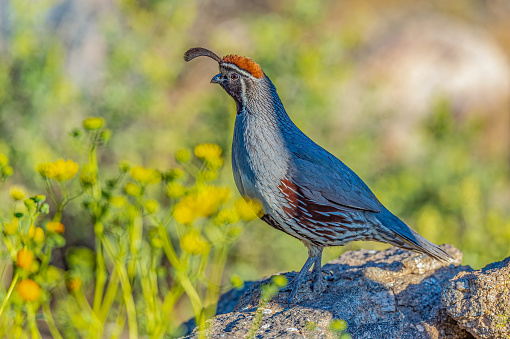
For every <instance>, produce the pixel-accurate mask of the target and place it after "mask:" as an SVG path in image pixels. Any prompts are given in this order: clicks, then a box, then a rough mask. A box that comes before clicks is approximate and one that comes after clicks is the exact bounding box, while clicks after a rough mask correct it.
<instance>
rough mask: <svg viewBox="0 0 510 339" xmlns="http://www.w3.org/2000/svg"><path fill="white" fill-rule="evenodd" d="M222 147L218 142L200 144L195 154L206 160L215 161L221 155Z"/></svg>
mask: <svg viewBox="0 0 510 339" xmlns="http://www.w3.org/2000/svg"><path fill="white" fill-rule="evenodd" d="M222 152H223V151H222V149H221V147H220V146H219V145H216V144H200V145H198V146H196V147H195V150H194V153H195V156H196V157H197V158H199V159H204V160H206V161H214V160H216V159H218V158H220V157H221V153H222Z"/></svg>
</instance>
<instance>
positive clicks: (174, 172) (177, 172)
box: [165, 168, 186, 181]
mask: <svg viewBox="0 0 510 339" xmlns="http://www.w3.org/2000/svg"><path fill="white" fill-rule="evenodd" d="M185 174H186V173H185V172H184V171H183V170H182V169H181V168H173V169H171V170H169V171H168V172H166V173H165V179H166V180H168V181H172V180H176V179H180V178H182V177H184V175H185Z"/></svg>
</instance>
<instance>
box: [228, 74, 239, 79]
mask: <svg viewBox="0 0 510 339" xmlns="http://www.w3.org/2000/svg"><path fill="white" fill-rule="evenodd" d="M230 79H232V80H237V79H239V75H237V73H232V74H230Z"/></svg>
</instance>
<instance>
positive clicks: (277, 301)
mask: <svg viewBox="0 0 510 339" xmlns="http://www.w3.org/2000/svg"><path fill="white" fill-rule="evenodd" d="M442 248H443V249H444V250H445V251H447V252H448V253H449V254H450V255H451V256H452V257H453V258H454V261H453V262H452V263H449V264H445V263H441V262H438V261H435V260H432V259H430V258H429V257H427V256H424V255H420V254H417V253H414V252H409V251H405V250H401V249H398V248H390V249H388V250H386V251H380V252H377V251H367V250H360V251H354V252H347V253H345V254H343V255H342V256H341V257H339V258H338V259H335V260H332V261H330V262H329V263H328V264H326V265H325V266H324V268H323V273H322V285H321V287H320V293H312V292H311V289H310V285H311V280H310V279H311V277H310V276H309V280H307V281H306V282H305V283H303V284H302V286H301V287H300V290H299V291H298V294H297V295H296V297H295V298H294V301H293V303H292V304H291V305H290V306H289V307H288V306H287V298H288V293H289V292H287V291H282V292H280V293H278V294H277V295H276V296H275V297H274V298H273V299H272V300H271V301H270V302H268V303H267V304H265V305H264V306H263V309H262V315H263V316H262V320H261V322H260V325H259V326H258V330H257V331H256V333H252V334H255V336H256V337H258V338H275V337H278V338H280V337H284V338H328V337H332V336H331V334H332V333H331V332H330V324H331V323H332V321H333V320H334V319H343V320H345V321H346V322H347V324H348V329H347V332H348V333H349V334H350V335H351V336H352V337H353V338H473V336H474V337H477V338H507V337H509V336H510V325H509V323H510V292H509V290H510V258H508V259H506V260H505V261H503V262H500V263H495V264H491V265H489V266H487V267H486V268H484V269H482V270H480V271H473V270H472V269H471V268H470V267H468V266H460V263H461V261H462V252H461V251H459V250H458V249H456V248H455V247H453V246H451V245H443V246H442ZM285 275H286V276H287V278H288V280H289V281H291V280H292V278H293V277H294V276H295V275H296V273H295V272H290V273H285ZM270 281H271V279H270V278H267V279H263V280H260V281H256V282H253V283H249V284H247V287H245V289H244V290H241V291H239V290H232V291H230V292H228V293H226V294H225V295H223V296H222V298H221V300H220V303H219V307H218V313H219V314H218V315H217V316H216V317H215V318H213V319H211V320H210V321H209V324H208V326H207V329H206V331H207V335H208V337H210V338H227V337H228V338H245V337H246V336H247V335H248V333H249V330H250V327H252V323H253V319H254V317H255V314H256V311H257V307H258V305H259V299H260V287H261V285H263V284H267V283H270ZM197 336H198V334H197V330H196V329H195V330H194V331H193V332H192V333H191V334H190V335H188V336H187V338H195V337H197Z"/></svg>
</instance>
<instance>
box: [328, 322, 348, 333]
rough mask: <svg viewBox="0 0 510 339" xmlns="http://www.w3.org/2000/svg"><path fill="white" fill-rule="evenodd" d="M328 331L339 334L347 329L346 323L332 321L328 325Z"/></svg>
mask: <svg viewBox="0 0 510 339" xmlns="http://www.w3.org/2000/svg"><path fill="white" fill-rule="evenodd" d="M329 329H330V330H332V331H333V332H341V331H345V330H346V329H347V322H346V321H345V320H342V319H333V320H331V323H330V324H329Z"/></svg>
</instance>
